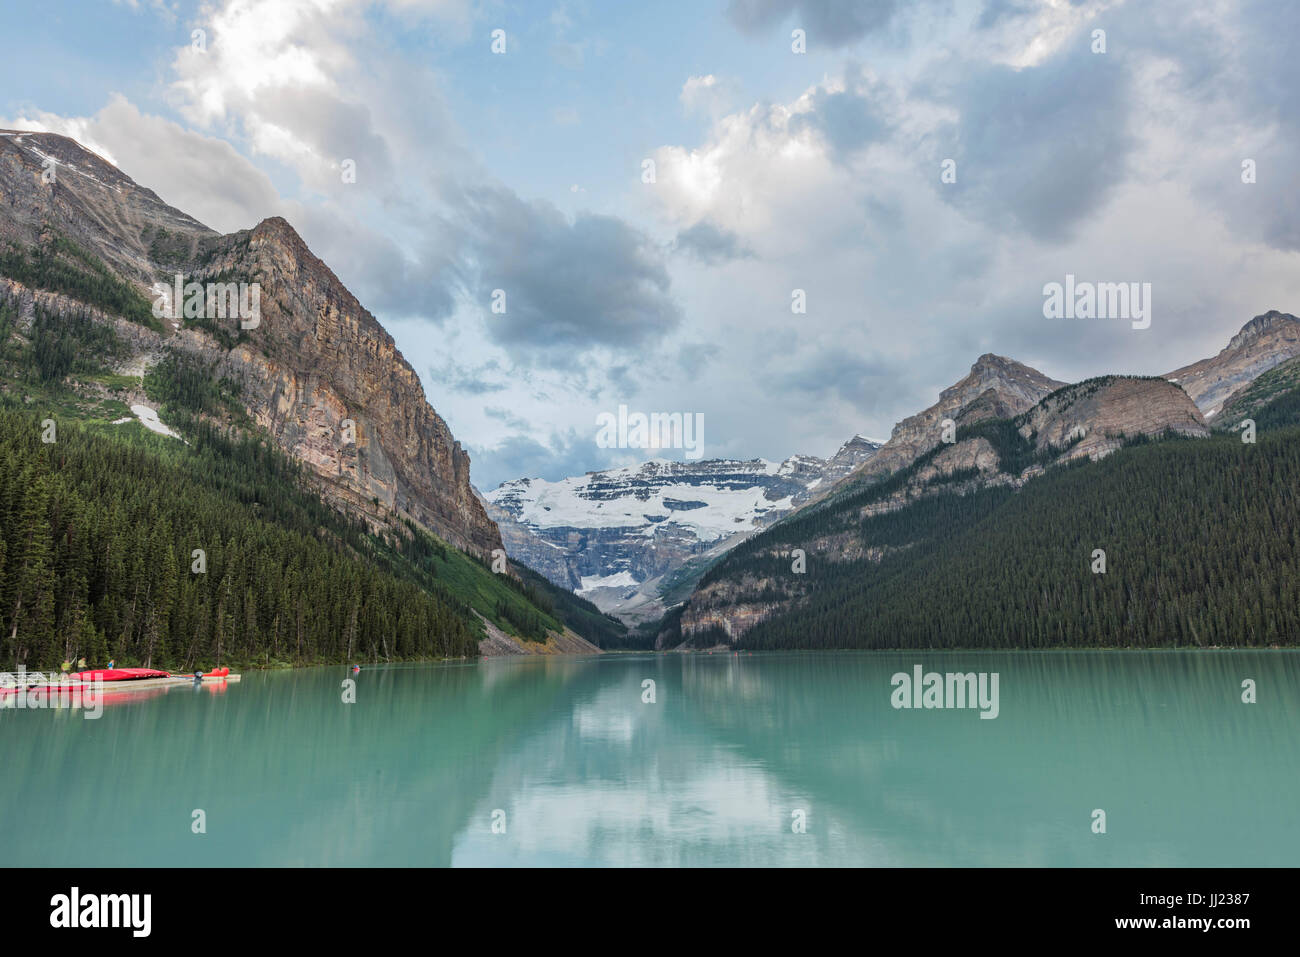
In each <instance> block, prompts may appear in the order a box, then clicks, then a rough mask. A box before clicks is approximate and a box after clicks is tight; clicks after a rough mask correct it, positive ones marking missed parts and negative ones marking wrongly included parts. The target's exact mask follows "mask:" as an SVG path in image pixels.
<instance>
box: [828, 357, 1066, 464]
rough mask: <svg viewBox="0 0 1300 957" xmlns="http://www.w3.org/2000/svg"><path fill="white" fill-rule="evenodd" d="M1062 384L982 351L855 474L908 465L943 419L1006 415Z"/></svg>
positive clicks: (935, 438)
mask: <svg viewBox="0 0 1300 957" xmlns="http://www.w3.org/2000/svg"><path fill="white" fill-rule="evenodd" d="M1064 384H1065V383H1063V382H1057V381H1056V380H1055V379H1050V378H1048V377H1047V376H1045V375H1043V374H1042V373H1041V372H1039V371H1038V370H1037V369H1032V368H1030V367H1029V366H1026V365H1022V364H1021V363H1019V362H1016V361H1015V360H1013V359H1007V358H1004V357H1003V356H997V355H993V354H992V353H987V354H985V355H982V356H980V357H979V358H978V359H976V360H975V364H974V365H972V366H971V369H970V373H969V374H968V375H967V376H966V377H965V378H963V379H962V380H961V381H959V382H956V383H954V384H953V385H951V386H949V387H948V388H946V389H944V390H943V391H942V392H940V393H939V401H938V402H936V403H935V404H934V405H932V406H930V407H929V408H928V409H925V410H924V411H922V412H918V413H917V414H916V415H912V416H909V417H908V418H906V419H904V420H903V421H902V422H899V423H898V425H896V426H894V431H893V432H892V433H891V434H890V436H889V441H888V442H886V443H885V444H884V446H883V447H882V448H881V449H880V451H879V452H877V453H876V454H875V455H874V456H872V457H871V459H870V460H868V461H867V462H866V463H865V464H864V465H862V466H860V467H859V468H858V469H857V470H856V471H854V472H853V473H852V474H853V478H855V479H859V478H875V477H878V476H884V475H888V474H889V473H891V472H896V471H897V470H898V469H901V468H906V467H907V466H908V465H911V464H912V463H913V462H914V461H916V459H917V458H919V457H920V456H921V455H923V454H925V453H926V452H928V451H930V450H931V449H933V448H935V447H936V446H938V445H939V444H940V442H941V441H942V440H943V428H942V426H943V420H944V419H952V420H953V421H954V423H955V424H956V425H959V426H960V425H971V424H973V423H975V422H979V421H982V420H984V419H993V418H1010V417H1011V416H1013V415H1018V414H1019V413H1021V412H1024V411H1025V410H1026V409H1028V408H1029V407H1030V406H1032V405H1034V403H1036V402H1038V400H1039V399H1041V398H1043V397H1044V396H1045V395H1048V394H1049V393H1051V392H1053V391H1055V390H1056V389H1058V388H1060V387H1061V386H1062V385H1064Z"/></svg>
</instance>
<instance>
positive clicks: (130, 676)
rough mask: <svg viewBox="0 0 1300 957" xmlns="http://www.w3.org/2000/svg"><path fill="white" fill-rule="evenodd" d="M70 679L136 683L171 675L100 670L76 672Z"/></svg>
mask: <svg viewBox="0 0 1300 957" xmlns="http://www.w3.org/2000/svg"><path fill="white" fill-rule="evenodd" d="M72 677H74V678H80V679H81V680H83V681H94V680H95V679H96V678H99V679H100V680H101V681H137V680H139V679H140V678H170V677H171V673H170V672H166V671H158V670H156V669H154V668H102V669H100V670H98V671H78V672H74V673H73V675H72Z"/></svg>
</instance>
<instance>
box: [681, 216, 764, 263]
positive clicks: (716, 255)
mask: <svg viewBox="0 0 1300 957" xmlns="http://www.w3.org/2000/svg"><path fill="white" fill-rule="evenodd" d="M673 250H674V251H675V252H679V253H684V254H686V255H688V256H692V257H694V258H695V259H698V260H699V261H700V262H702V263H705V264H706V265H709V266H716V265H719V264H721V263H725V262H731V261H732V260H736V259H752V258H753V256H754V253H753V251H752V250H751V249H749V248H748V247H746V246H745V245H744V243H742V242H741V241H740V237H739V236H737V235H736V234H735V233H733V232H732V231H731V230H729V229H723V228H721V227H719V226H715V225H714V224H713V223H710V222H709V221H708V220H705V219H702V220H700V221H699V222H698V223H696V224H695V225H693V226H690V227H688V228H687V229H683V230H680V231H679V232H678V233H677V238H676V239H674V240H673Z"/></svg>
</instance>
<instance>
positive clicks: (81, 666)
mask: <svg viewBox="0 0 1300 957" xmlns="http://www.w3.org/2000/svg"><path fill="white" fill-rule="evenodd" d="M77 670H78V671H85V670H86V659H85V658H78V659H77Z"/></svg>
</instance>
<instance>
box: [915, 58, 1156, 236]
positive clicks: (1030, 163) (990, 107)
mask: <svg viewBox="0 0 1300 957" xmlns="http://www.w3.org/2000/svg"><path fill="white" fill-rule="evenodd" d="M953 101H954V105H956V107H957V108H958V110H959V113H960V118H959V120H958V121H957V123H956V125H955V126H952V127H949V128H947V131H946V133H947V135H946V136H945V135H944V133H943V132H940V133H939V134H938V135H937V136H936V140H935V142H934V144H933V146H934V149H935V151H936V153H935V157H934V162H935V163H936V164H937V163H938V162H939V160H940V159H942V158H948V157H951V158H953V159H955V160H956V161H957V182H956V183H955V184H943V185H937V188H939V189H940V190H941V191H942V192H941V195H942V196H943V197H944V198H945V199H946V200H948V201H949V202H951V203H953V204H954V205H956V206H958V207H959V208H962V209H963V210H965V211H966V212H967V213H968V214H971V215H974V216H975V217H977V218H979V219H983V220H985V221H987V222H989V223H990V224H991V225H993V226H995V227H1001V228H1006V227H1018V228H1020V229H1023V230H1024V231H1026V232H1028V233H1029V234H1030V235H1032V236H1034V237H1035V238H1037V239H1040V240H1044V241H1048V242H1060V241H1064V240H1066V239H1069V238H1070V237H1071V236H1072V235H1073V234H1074V231H1075V228H1076V227H1077V226H1078V225H1079V224H1080V223H1082V222H1083V221H1084V220H1086V219H1087V218H1088V217H1089V216H1090V215H1091V214H1092V213H1093V211H1094V210H1096V209H1097V208H1098V207H1099V206H1100V205H1101V204H1102V203H1103V202H1104V201H1105V200H1106V198H1107V196H1108V194H1109V193H1110V191H1111V189H1112V188H1113V187H1115V186H1116V185H1118V184H1119V183H1120V182H1121V180H1122V179H1123V177H1124V173H1125V164H1126V161H1127V158H1128V155H1129V153H1130V151H1131V150H1132V148H1133V146H1134V139H1133V137H1132V135H1131V134H1130V132H1129V128H1128V120H1129V111H1130V105H1129V104H1130V83H1129V75H1128V72H1127V70H1126V69H1125V66H1124V63H1123V59H1122V57H1121V55H1119V54H1117V53H1107V54H1093V53H1092V52H1090V49H1089V45H1088V38H1087V35H1086V34H1083V33H1079V34H1076V35H1075V36H1074V37H1073V38H1072V39H1071V40H1069V41H1067V43H1066V44H1065V46H1064V47H1063V48H1062V50H1061V51H1060V52H1058V53H1057V54H1056V55H1055V56H1052V57H1050V58H1048V59H1047V60H1045V61H1044V62H1043V63H1041V64H1040V65H1038V66H1034V67H1026V68H1025V69H1022V70H1019V71H1017V70H1014V69H1012V68H1010V67H1004V66H999V65H993V66H983V65H980V66H977V65H974V64H966V65H964V67H963V68H962V69H961V71H960V72H959V73H958V74H957V76H956V77H955V89H954V95H953ZM936 169H937V165H936ZM934 182H935V183H936V184H938V183H939V179H938V175H937V173H936V176H935V178H934Z"/></svg>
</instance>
